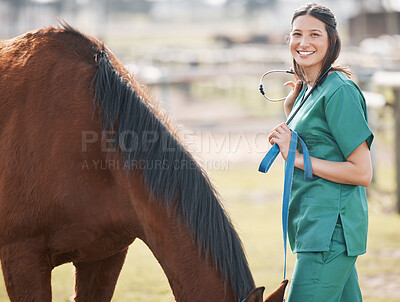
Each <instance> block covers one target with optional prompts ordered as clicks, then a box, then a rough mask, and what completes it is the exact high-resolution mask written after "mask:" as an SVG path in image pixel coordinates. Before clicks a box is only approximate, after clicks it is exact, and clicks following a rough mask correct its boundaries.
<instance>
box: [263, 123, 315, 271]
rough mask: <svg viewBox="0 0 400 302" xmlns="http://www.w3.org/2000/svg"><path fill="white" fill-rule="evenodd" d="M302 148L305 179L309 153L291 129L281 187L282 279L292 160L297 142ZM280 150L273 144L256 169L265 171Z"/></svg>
mask: <svg viewBox="0 0 400 302" xmlns="http://www.w3.org/2000/svg"><path fill="white" fill-rule="evenodd" d="M298 142H300V145H301V147H302V149H303V159H304V178H305V179H307V180H310V179H312V167H311V159H310V154H309V152H308V149H307V146H306V144H305V143H304V141H303V140H302V139H301V138H300V137H299V136H298V134H297V133H296V132H295V131H293V130H292V137H291V140H290V147H289V154H288V157H287V162H286V169H285V181H284V188H283V203H282V229H283V250H284V268H283V279H286V251H287V233H288V214H289V198H290V191H291V188H292V179H293V171H294V160H295V156H296V150H297V143H298ZM279 152H280V150H279V147H278V145H277V144H275V145H273V146H272V147H271V149H270V150H269V151H268V153H267V154H266V155H265V157H264V158H263V160H262V161H261V163H260V167H259V168H258V171H260V172H263V173H267V172H268V170H269V168H270V167H271V165H272V163H273V162H274V160H275V159H276V157H277V156H278V154H279Z"/></svg>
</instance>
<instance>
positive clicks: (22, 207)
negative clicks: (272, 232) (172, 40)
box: [0, 24, 286, 302]
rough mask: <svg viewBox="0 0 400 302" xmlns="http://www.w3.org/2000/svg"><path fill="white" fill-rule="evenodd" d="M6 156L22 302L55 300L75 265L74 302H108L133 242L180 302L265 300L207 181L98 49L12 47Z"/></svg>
mask: <svg viewBox="0 0 400 302" xmlns="http://www.w3.org/2000/svg"><path fill="white" fill-rule="evenodd" d="M0 154H1V156H0V258H1V264H2V269H3V275H4V279H5V284H6V287H7V291H8V295H9V297H10V300H11V301H12V302H15V301H18V302H19V301H40V302H47V301H51V271H52V269H53V268H54V267H56V266H58V265H61V264H63V263H66V262H73V264H74V266H75V268H76V284H75V291H76V293H75V298H74V301H84V302H88V301H89V302H91V301H95V302H102V301H110V300H111V297H112V295H113V292H114V288H115V285H116V282H117V279H118V276H119V273H120V270H121V268H122V265H123V263H124V259H125V256H126V253H127V250H128V247H129V245H130V244H131V243H132V242H133V241H134V240H135V238H140V239H141V240H143V241H144V242H145V243H146V244H147V245H148V246H149V248H150V249H151V251H152V252H153V254H154V256H155V257H156V258H157V260H158V261H159V263H160V264H161V266H162V268H163V270H164V272H165V274H166V276H167V278H168V280H169V283H170V285H171V288H172V291H173V293H174V295H175V298H176V301H190V302H193V301H194V302H196V301H198V302H205V301H219V302H223V301H229V302H233V301H241V300H242V299H244V298H246V297H247V300H246V301H247V302H250V301H254V302H255V301H262V292H263V288H258V289H255V286H254V281H253V278H252V276H251V273H250V271H249V268H248V263H247V260H246V258H245V255H244V252H243V248H242V244H241V242H240V239H239V238H238V235H237V234H236V232H235V230H234V229H233V227H232V224H231V222H230V220H229V218H228V217H227V216H226V214H225V212H224V210H223V208H222V206H221V204H220V202H219V199H218V197H217V194H216V192H215V191H214V189H213V187H212V185H211V184H210V182H209V180H208V178H207V176H206V175H205V173H204V171H203V170H202V169H201V168H200V167H199V166H198V165H197V163H196V162H195V161H194V159H193V158H192V156H191V155H190V154H189V153H188V152H187V151H186V149H185V148H184V147H183V145H182V144H181V142H180V141H179V140H178V139H177V136H176V135H175V133H174V131H173V130H172V129H171V127H170V125H169V124H168V122H167V120H166V118H165V117H163V115H162V114H160V113H159V112H158V111H157V110H156V109H155V107H154V106H153V104H152V103H151V101H150V100H149V98H148V97H146V95H145V92H144V90H143V87H142V86H141V85H139V84H138V82H137V81H135V80H134V79H133V78H132V76H130V75H129V73H128V72H127V71H126V70H125V69H124V67H123V65H122V64H121V63H120V62H119V61H118V60H117V59H116V58H115V57H114V55H113V54H112V53H111V52H110V51H109V50H108V49H107V48H106V47H104V45H103V44H102V43H100V42H99V41H97V40H96V39H94V38H92V37H88V36H86V35H84V34H82V33H80V32H78V31H77V30H75V29H73V28H71V27H70V26H68V25H66V24H64V25H63V26H62V28H46V29H40V30H37V31H34V32H29V33H27V34H25V35H22V36H19V37H16V38H14V39H12V40H6V41H1V42H0ZM285 285H286V283H283V284H282V286H281V287H280V289H279V290H278V292H277V293H276V294H275V296H274V297H271V298H269V300H268V301H279V299H280V301H282V294H283V291H284V288H285ZM275 299H276V300H275Z"/></svg>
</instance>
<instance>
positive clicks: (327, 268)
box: [288, 223, 362, 302]
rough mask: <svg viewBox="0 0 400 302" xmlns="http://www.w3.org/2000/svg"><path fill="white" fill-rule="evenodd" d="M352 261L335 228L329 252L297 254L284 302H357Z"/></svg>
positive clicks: (357, 292) (356, 280)
mask: <svg viewBox="0 0 400 302" xmlns="http://www.w3.org/2000/svg"><path fill="white" fill-rule="evenodd" d="M356 260H357V256H347V251H346V243H345V239H344V235H343V229H342V225H341V224H340V223H338V224H336V227H335V230H334V232H333V236H332V240H331V244H330V248H329V251H327V252H298V253H297V260H296V265H295V267H294V272H293V276H292V282H291V285H290V290H289V297H288V302H361V301H362V295H361V291H360V286H359V284H358V276H357V271H356V267H355V262H356Z"/></svg>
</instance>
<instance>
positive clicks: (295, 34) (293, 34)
mask: <svg viewBox="0 0 400 302" xmlns="http://www.w3.org/2000/svg"><path fill="white" fill-rule="evenodd" d="M292 36H300V33H292Z"/></svg>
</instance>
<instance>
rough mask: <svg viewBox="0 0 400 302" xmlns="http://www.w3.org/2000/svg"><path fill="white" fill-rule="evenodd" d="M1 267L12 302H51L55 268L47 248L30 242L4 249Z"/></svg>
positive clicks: (33, 241) (34, 241) (1, 252)
mask: <svg viewBox="0 0 400 302" xmlns="http://www.w3.org/2000/svg"><path fill="white" fill-rule="evenodd" d="M0 258H1V265H2V269H3V275H4V281H5V285H6V288H7V292H8V296H9V297H10V301H11V302H28V301H29V302H50V301H51V270H52V265H51V263H50V260H49V258H48V256H47V252H46V246H45V245H44V244H43V242H41V241H40V240H37V239H33V238H32V239H26V240H24V241H23V242H15V243H12V244H7V245H5V246H3V247H2V248H1V250H0Z"/></svg>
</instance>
